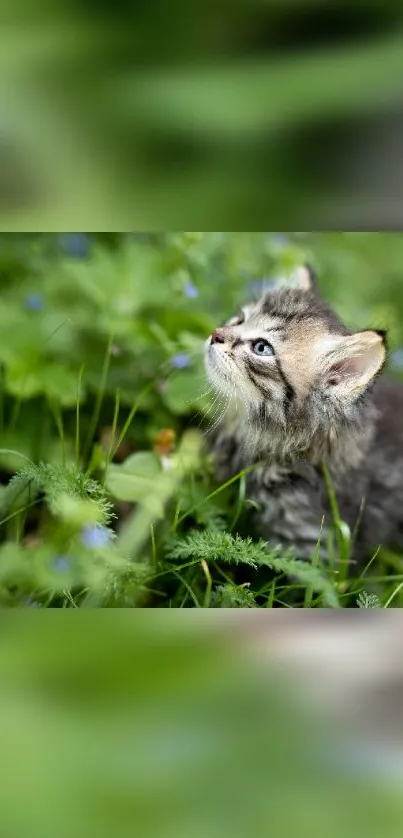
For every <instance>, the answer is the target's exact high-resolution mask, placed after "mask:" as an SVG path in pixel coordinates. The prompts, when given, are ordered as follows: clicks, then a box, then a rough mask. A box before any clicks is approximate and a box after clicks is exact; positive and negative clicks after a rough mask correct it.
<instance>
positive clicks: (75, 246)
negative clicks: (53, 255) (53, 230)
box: [58, 233, 91, 259]
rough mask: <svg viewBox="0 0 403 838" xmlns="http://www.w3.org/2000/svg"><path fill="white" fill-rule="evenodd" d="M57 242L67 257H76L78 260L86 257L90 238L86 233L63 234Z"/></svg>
mask: <svg viewBox="0 0 403 838" xmlns="http://www.w3.org/2000/svg"><path fill="white" fill-rule="evenodd" d="M58 241H59V245H60V247H61V249H62V250H64V252H65V253H68V254H69V256H77V258H78V259H83V258H84V256H86V255H87V253H88V251H89V249H90V245H91V238H90V236H88V235H87V233H63V234H62V235H61V236H59V238H58Z"/></svg>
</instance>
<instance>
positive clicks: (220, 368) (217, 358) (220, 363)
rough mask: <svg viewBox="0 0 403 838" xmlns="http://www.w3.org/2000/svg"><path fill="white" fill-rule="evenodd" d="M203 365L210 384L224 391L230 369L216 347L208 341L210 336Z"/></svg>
mask: <svg viewBox="0 0 403 838" xmlns="http://www.w3.org/2000/svg"><path fill="white" fill-rule="evenodd" d="M205 366H206V372H207V377H208V379H209V381H210V384H211V385H212V386H213V387H214V388H215V389H216V390H218V391H219V392H223V393H226V390H227V388H228V384H229V383H230V382H231V380H232V378H231V375H230V370H229V369H228V364H227V362H226V361H225V360H224V358H223V357H222V355H221V353H220V352H219V351H217V347H216V346H215V345H214V344H212V343H211V342H210V338H209V339H208V341H207V343H206V352H205Z"/></svg>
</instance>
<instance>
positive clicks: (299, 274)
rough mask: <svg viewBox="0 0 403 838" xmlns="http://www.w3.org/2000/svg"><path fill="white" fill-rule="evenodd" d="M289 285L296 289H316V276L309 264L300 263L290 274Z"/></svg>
mask: <svg viewBox="0 0 403 838" xmlns="http://www.w3.org/2000/svg"><path fill="white" fill-rule="evenodd" d="M290 285H291V286H292V287H293V288H296V289H298V291H316V290H317V288H318V278H317V276H316V273H315V271H314V269H313V268H312V266H311V265H309V264H308V263H307V264H305V265H301V266H300V267H299V268H296V270H295V271H294V272H293V274H292V275H291V282H290Z"/></svg>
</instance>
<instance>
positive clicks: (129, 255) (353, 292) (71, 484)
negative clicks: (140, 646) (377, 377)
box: [0, 233, 403, 608]
mask: <svg viewBox="0 0 403 838" xmlns="http://www.w3.org/2000/svg"><path fill="white" fill-rule="evenodd" d="M0 245H1V250H0V270H1V285H0V296H1V299H0V303H1V304H0V327H1V339H0V365H1V367H0V370H1V401H0V431H1V437H0V469H1V486H0V506H1V512H0V521H1V529H0V533H1V543H0V603H1V604H2V605H3V607H4V606H10V607H94V606H102V607H163V608H166V607H237V608H239V607H241V608H243V607H247V608H251V607H262V608H265V607H279V606H298V607H351V606H352V607H356V606H357V605H358V606H360V607H380V606H397V605H402V604H403V556H400V555H397V554H391V553H390V552H386V551H384V550H383V549H382V548H381V549H380V550H379V551H378V552H377V554H376V555H375V556H374V557H373V559H372V561H371V562H370V563H369V565H368V566H367V568H365V570H364V571H362V572H361V574H360V575H359V576H355V575H354V573H353V572H352V571H351V570H348V558H349V550H350V538H351V536H350V534H349V533H348V532H347V531H346V528H345V526H344V525H343V522H341V521H339V520H338V517H337V514H335V521H334V528H335V538H334V543H333V545H332V544H330V545H329V552H330V560H329V562H328V563H327V565H326V566H325V565H323V564H322V563H321V562H320V561H319V551H318V553H317V555H314V556H312V560H311V562H308V563H307V562H300V561H298V556H297V555H293V554H292V553H290V552H287V551H285V550H283V549H282V547H281V545H279V546H278V548H276V550H274V551H271V552H268V551H267V550H266V548H265V545H264V544H263V543H262V542H256V541H254V540H252V539H251V538H248V537H247V516H248V501H247V499H245V475H244V474H240V475H237V476H236V477H235V478H234V479H233V480H232V481H230V483H229V484H226V485H218V484H217V483H216V482H215V480H214V476H213V465H212V462H211V459H210V457H209V455H208V453H206V450H205V448H204V445H203V438H204V437H203V430H204V428H205V427H206V426H208V423H209V422H211V421H214V406H212V403H211V397H210V394H209V393H208V391H207V385H206V382H205V376H204V370H203V363H202V347H203V342H204V340H205V338H206V336H207V335H208V334H209V333H210V332H211V330H212V329H213V328H214V326H215V325H217V323H219V322H220V321H221V320H223V319H224V318H226V317H228V316H229V315H230V314H231V313H232V312H233V311H236V309H237V308H238V307H239V304H240V303H242V302H243V301H245V300H246V299H247V297H248V295H250V294H253V293H255V292H256V285H257V284H258V283H259V282H260V281H261V279H262V277H265V276H270V275H274V274H276V273H278V272H282V271H284V270H288V269H289V268H291V267H292V266H293V265H294V264H296V263H300V262H301V261H306V260H307V259H308V260H309V261H311V262H312V263H313V264H314V266H315V267H316V269H317V271H318V273H319V277H320V283H321V288H322V289H323V293H324V294H325V295H326V296H327V297H328V298H329V299H330V300H331V301H332V302H333V304H334V305H335V306H336V308H337V310H338V311H339V312H340V313H341V315H342V316H343V317H344V318H345V319H346V320H347V321H348V323H349V324H351V325H352V326H355V327H357V328H365V327H367V326H371V325H374V326H377V327H387V328H388V329H389V336H390V345H391V352H392V355H391V365H390V367H391V368H390V374H397V375H399V367H400V365H402V366H403V359H402V357H401V351H400V349H399V347H400V345H401V341H402V340H403V327H402V325H401V324H402V323H403V282H402V270H403V268H402V266H403V235H402V234H383V233H382V234H378V233H375V234H370V233H364V234H358V233H345V234H344V233H339V234H311V233H296V234H279V233H171V234H144V233H136V234H135V233H121V234H115V233H110V234H107V233H105V234H97V233H69V234H63V235H56V234H41V233H37V234H32V235H27V234H10V235H6V234H2V235H1V240H0ZM334 508H336V505H334ZM245 523H246V532H245ZM240 533H243V536H244V537H242V536H241V535H240ZM245 535H246V537H245Z"/></svg>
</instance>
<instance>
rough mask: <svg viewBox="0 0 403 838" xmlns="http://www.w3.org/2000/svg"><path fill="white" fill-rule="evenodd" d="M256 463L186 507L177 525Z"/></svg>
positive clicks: (247, 471)
mask: <svg viewBox="0 0 403 838" xmlns="http://www.w3.org/2000/svg"><path fill="white" fill-rule="evenodd" d="M258 465H260V463H254V464H253V465H252V466H248V468H244V469H242V471H240V472H238V474H235V475H234V477H231V478H230V479H229V480H227V481H226V483H223V484H222V485H221V486H219V487H218V489H214V492H211V493H210V494H209V495H207V496H206V497H205V498H203V499H202V500H201V501H199V502H198V503H196V504H195V505H194V506H192V507H191V508H190V509H188V511H187V512H184V514H183V515H181V517H180V518H179V519H178V521H177V525H178V524H181V523H182V521H184V520H185V518H187V517H188V516H189V515H193V513H194V512H196V511H197V510H198V509H200V507H201V506H204V504H206V503H208V502H209V501H210V500H213V498H216V497H217V495H219V494H220V493H221V492H224V491H225V489H228V488H229V486H232V485H233V483H236V481H237V480H239V479H240V478H241V477H242V475H246V474H249V472H250V471H253V469H255V468H257V467H258Z"/></svg>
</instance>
